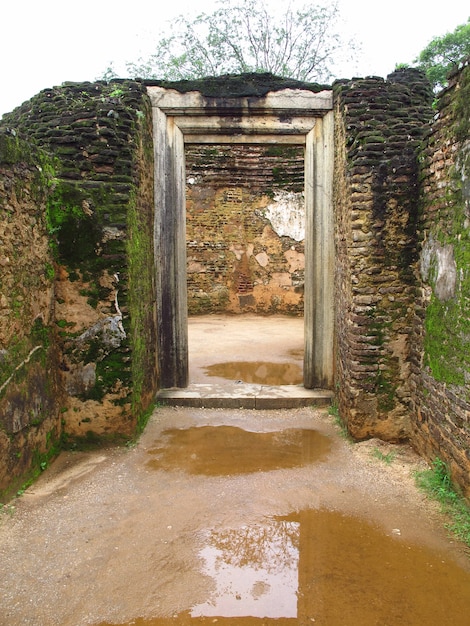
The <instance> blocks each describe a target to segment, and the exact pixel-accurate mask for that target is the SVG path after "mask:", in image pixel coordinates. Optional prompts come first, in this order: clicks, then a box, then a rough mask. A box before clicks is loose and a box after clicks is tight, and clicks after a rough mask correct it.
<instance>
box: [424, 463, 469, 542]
mask: <svg viewBox="0 0 470 626" xmlns="http://www.w3.org/2000/svg"><path fill="white" fill-rule="evenodd" d="M415 479H416V483H417V485H418V487H419V488H420V489H422V490H423V491H425V492H426V493H427V494H428V495H429V496H430V497H431V498H433V499H434V500H437V501H438V502H439V503H440V504H441V507H442V511H443V512H444V513H445V514H446V515H448V516H449V517H450V519H451V521H450V522H449V523H448V524H447V525H446V527H447V528H448V529H449V530H450V531H451V532H452V533H454V534H455V535H456V536H457V537H458V538H459V539H460V540H461V541H464V542H465V543H466V544H467V545H468V546H470V508H469V506H468V503H467V502H466V500H465V499H464V498H463V497H462V496H461V495H460V494H459V493H457V491H455V489H454V488H453V485H452V480H451V477H450V473H449V470H448V468H447V465H446V464H445V463H444V461H442V460H441V459H439V458H436V459H434V461H433V463H432V468H431V469H429V470H424V471H421V472H417V473H416V474H415Z"/></svg>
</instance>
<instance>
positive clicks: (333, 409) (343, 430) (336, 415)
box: [328, 402, 354, 443]
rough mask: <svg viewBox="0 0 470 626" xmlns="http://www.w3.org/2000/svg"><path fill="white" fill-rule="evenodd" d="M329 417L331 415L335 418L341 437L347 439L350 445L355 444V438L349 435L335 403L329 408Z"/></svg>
mask: <svg viewBox="0 0 470 626" xmlns="http://www.w3.org/2000/svg"><path fill="white" fill-rule="evenodd" d="M328 415H331V416H332V417H334V421H335V424H336V426H338V428H339V431H340V435H341V437H343V439H346V440H347V441H349V443H354V440H353V438H352V437H351V435H350V434H349V433H348V429H347V428H346V425H345V424H344V423H343V420H342V419H341V416H340V414H339V409H338V405H337V404H336V403H335V402H333V403H332V404H331V405H330V406H329V408H328Z"/></svg>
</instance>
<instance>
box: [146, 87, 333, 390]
mask: <svg viewBox="0 0 470 626" xmlns="http://www.w3.org/2000/svg"><path fill="white" fill-rule="evenodd" d="M148 93H149V96H150V99H151V102H152V107H153V127H154V130H153V132H154V147H155V148H154V149H155V258H156V286H157V319H158V346H157V349H158V355H159V360H160V387H161V388H170V387H177V388H185V387H187V385H188V374H189V363H188V330H187V283H186V210H185V202H186V193H185V191H186V180H185V145H202V144H205V145H211V144H219V145H220V144H232V145H234V144H250V143H252V144H273V145H297V146H298V145H303V146H304V147H305V212H306V234H305V291H304V329H305V332H304V368H303V372H304V386H305V387H306V388H307V389H313V388H326V389H328V388H331V386H332V383H333V320H334V316H333V218H332V172H333V113H332V110H331V109H332V94H331V92H330V91H324V92H319V93H314V92H311V91H308V90H292V89H285V90H281V91H276V92H270V93H268V94H266V95H265V96H263V97H250V98H248V97H237V98H230V97H225V98H217V97H205V96H203V95H201V93H199V92H189V93H180V92H177V91H175V90H167V89H164V88H162V87H148Z"/></svg>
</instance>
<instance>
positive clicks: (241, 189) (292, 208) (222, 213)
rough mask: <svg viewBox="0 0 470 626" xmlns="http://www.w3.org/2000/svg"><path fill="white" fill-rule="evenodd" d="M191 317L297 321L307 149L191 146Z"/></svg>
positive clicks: (301, 283) (300, 297)
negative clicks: (272, 316) (246, 315)
mask: <svg viewBox="0 0 470 626" xmlns="http://www.w3.org/2000/svg"><path fill="white" fill-rule="evenodd" d="M186 163H187V181H188V185H187V203H186V212H187V258H188V310H189V313H190V314H197V313H213V312H221V311H223V312H229V313H243V312H247V311H250V312H255V313H260V314H269V313H283V314H293V315H302V313H303V287H304V269H305V256H304V236H305V235H304V230H303V229H304V219H305V212H304V199H303V180H304V149H303V147H290V146H285V147H282V146H257V145H251V146H250V145H225V146H223V145H221V146H210V147H208V146H190V147H189V148H188V149H187V150H186Z"/></svg>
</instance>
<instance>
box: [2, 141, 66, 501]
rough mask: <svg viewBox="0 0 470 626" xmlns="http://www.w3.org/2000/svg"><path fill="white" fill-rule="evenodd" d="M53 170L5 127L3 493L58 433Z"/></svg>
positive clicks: (49, 450) (53, 444)
mask: <svg viewBox="0 0 470 626" xmlns="http://www.w3.org/2000/svg"><path fill="white" fill-rule="evenodd" d="M50 174H51V163H50V162H49V160H48V159H47V157H46V156H45V155H44V154H42V153H41V152H40V151H39V150H37V149H34V148H32V147H31V146H30V145H28V144H26V143H24V142H21V141H19V139H18V137H16V136H15V134H14V133H11V132H9V131H5V130H4V129H3V130H0V494H1V493H2V492H4V490H5V489H6V488H7V487H10V489H13V488H18V487H19V486H20V484H21V482H22V481H24V480H26V478H28V476H29V475H30V473H31V472H37V471H40V470H41V469H42V468H44V466H45V464H47V462H48V460H49V458H50V457H51V456H53V455H54V454H55V453H56V452H57V449H58V443H59V440H60V436H61V407H62V406H63V404H62V402H63V393H62V389H61V384H60V377H59V367H58V358H57V351H56V349H55V341H54V338H55V330H54V289H53V277H54V268H53V263H54V260H53V257H52V254H51V250H50V247H49V234H48V225H47V220H46V202H47V198H48V194H49V185H50V182H51V179H50Z"/></svg>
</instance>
